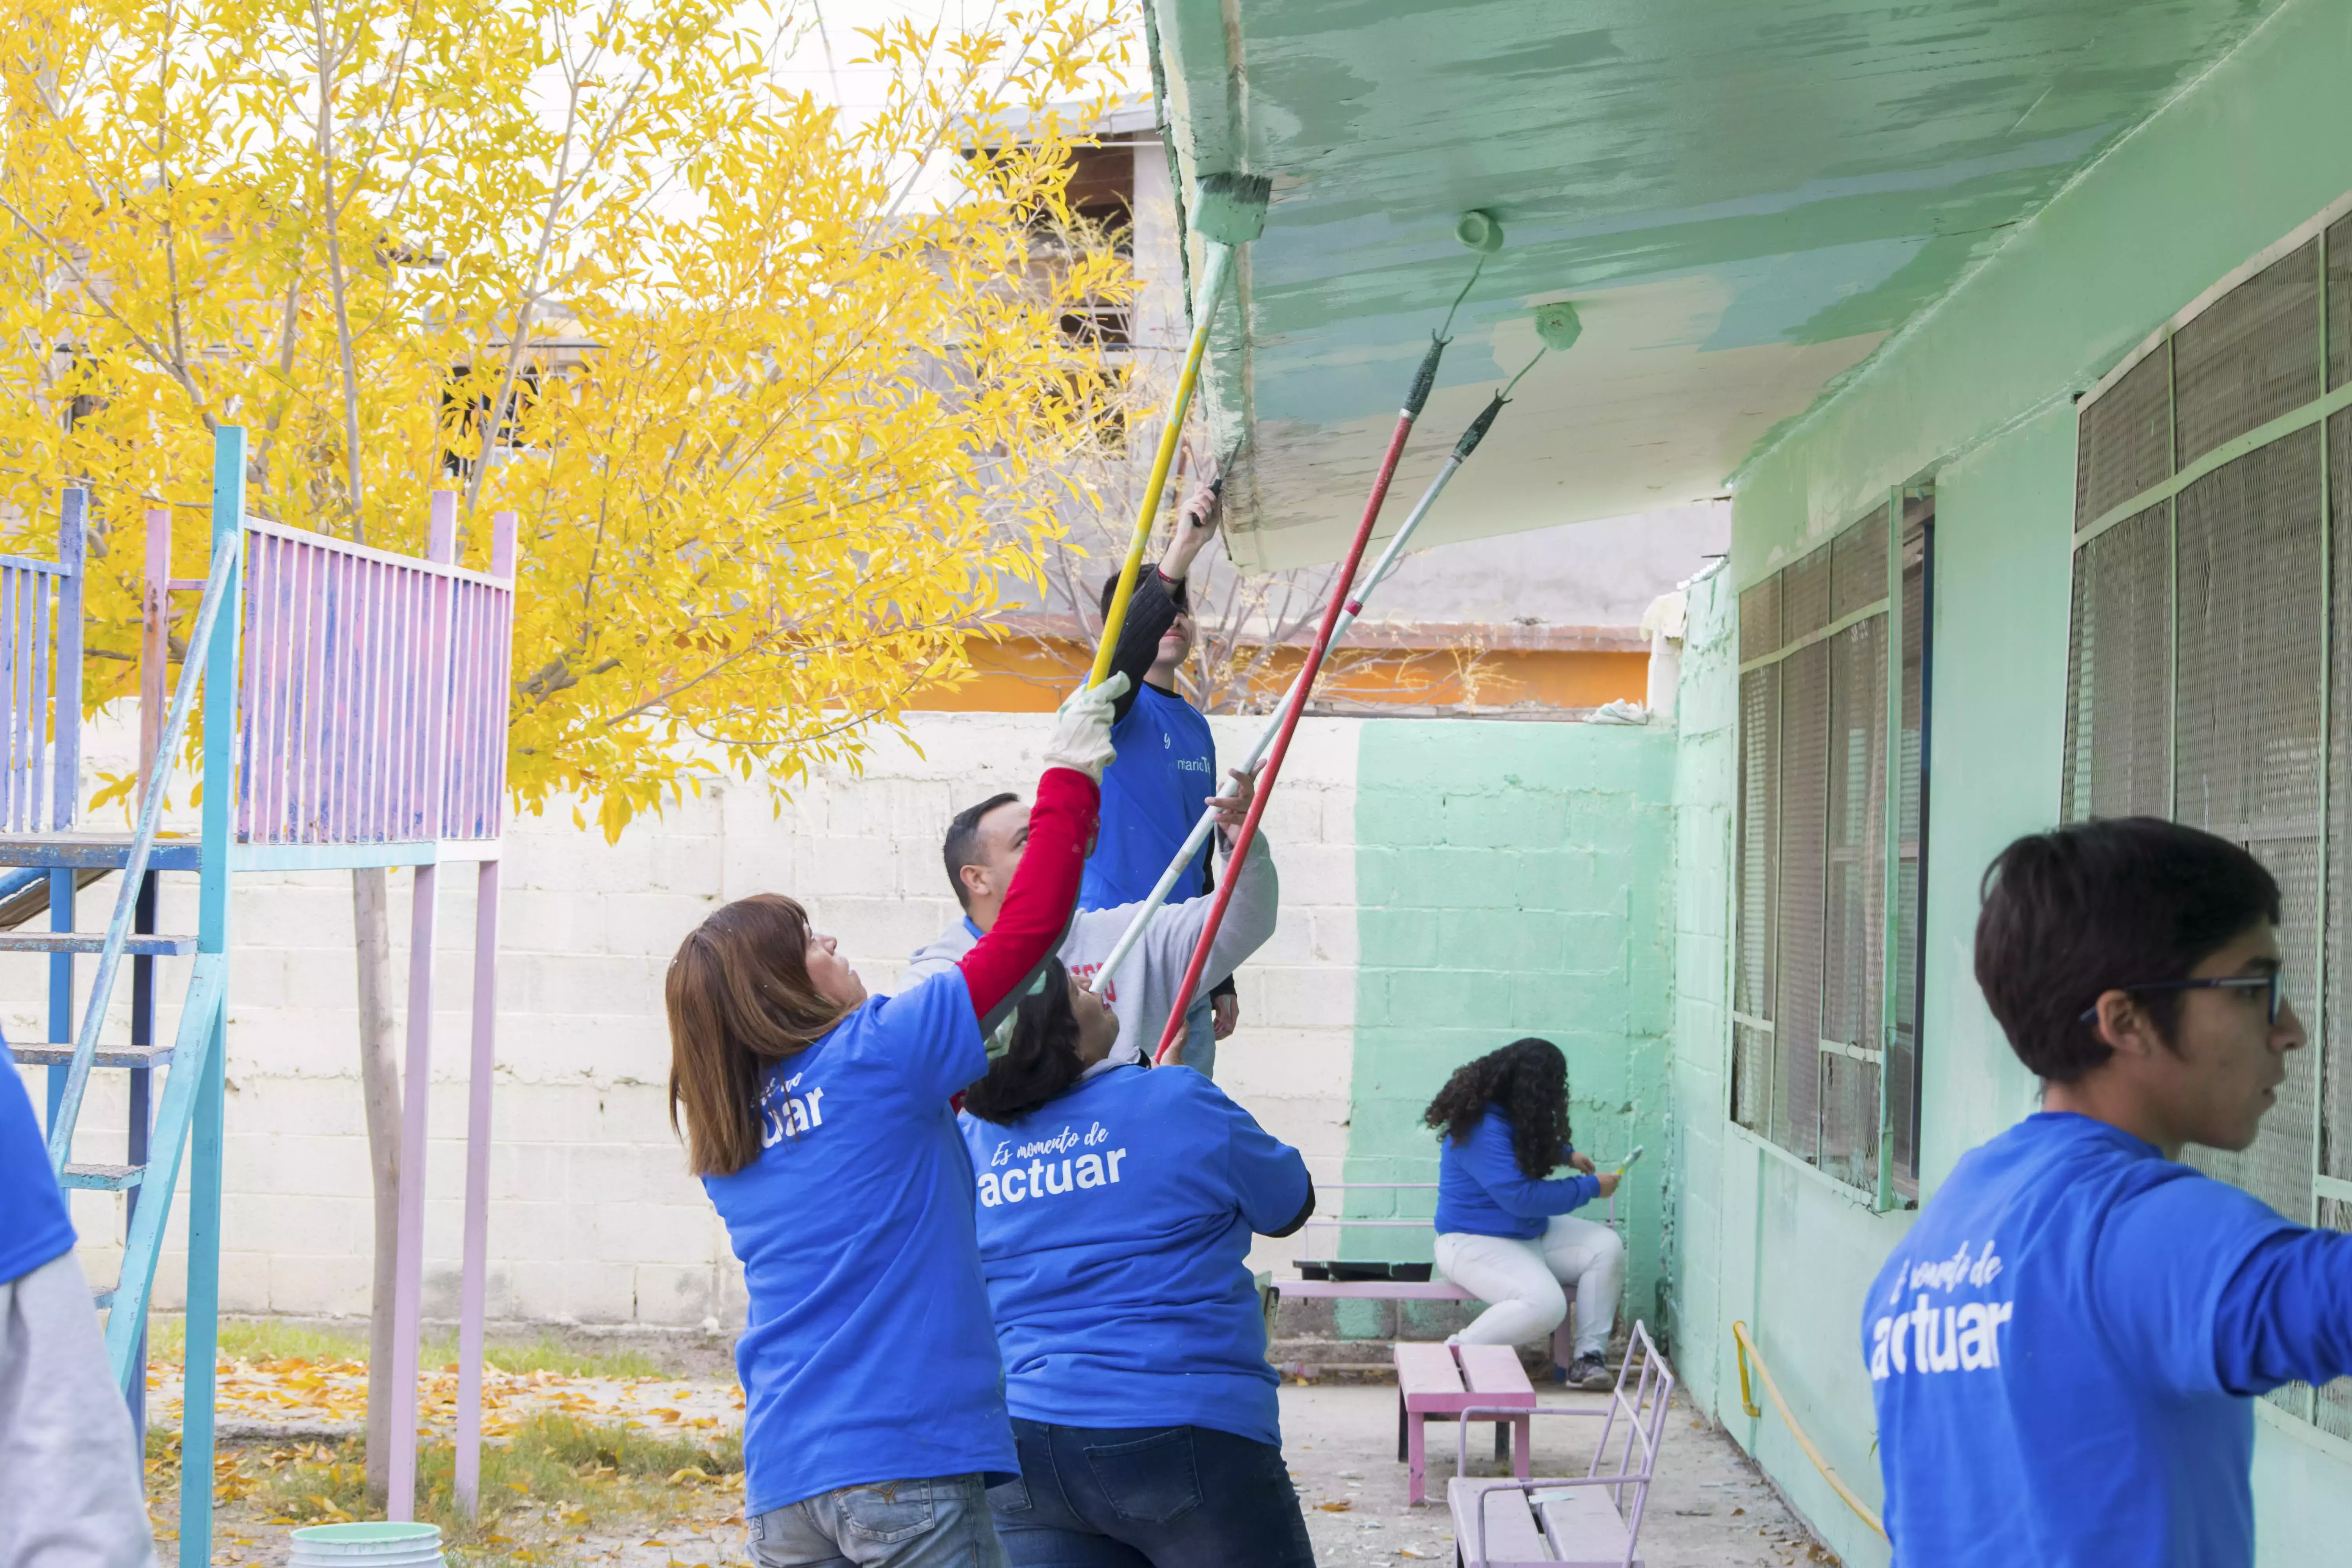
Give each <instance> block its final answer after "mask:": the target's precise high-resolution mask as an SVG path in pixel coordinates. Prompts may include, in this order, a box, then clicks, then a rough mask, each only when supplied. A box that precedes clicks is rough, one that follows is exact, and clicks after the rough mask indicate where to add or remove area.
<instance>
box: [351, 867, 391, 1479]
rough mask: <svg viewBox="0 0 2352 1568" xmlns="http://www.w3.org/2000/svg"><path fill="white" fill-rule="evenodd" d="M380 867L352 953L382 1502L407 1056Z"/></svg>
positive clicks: (358, 890) (362, 886)
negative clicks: (369, 1207) (371, 1221)
mask: <svg viewBox="0 0 2352 1568" xmlns="http://www.w3.org/2000/svg"><path fill="white" fill-rule="evenodd" d="M387 880H388V879H387V878H386V876H385V874H384V869H383V867H381V866H366V867H362V868H358V869H356V870H354V871H353V872H352V952H353V953H354V955H355V956H356V957H357V958H358V959H359V973H360V1095H361V1098H362V1100H363V1101H364V1102H365V1103H366V1106H367V1137H368V1173H369V1176H370V1180H371V1184H372V1186H373V1189H374V1193H375V1270H374V1280H373V1288H372V1289H371V1290H370V1292H369V1297H368V1399H367V1485H368V1493H369V1495H370V1496H372V1497H382V1496H383V1493H384V1488H385V1485H386V1484H387V1476H388V1471H389V1468H390V1467H391V1464H392V1443H393V1434H392V1431H391V1420H392V1405H393V1399H392V1367H393V1348H392V1296H393V1281H394V1276H395V1269H396V1268H397V1265H398V1262H399V1244H400V1058H398V1057H397V1056H395V1055H394V1041H393V1033H394V1031H393V1019H392V922H391V920H390V918H389V915H388V912H387V910H386V909H385V907H384V906H385V903H386V900H387V897H388V895H387V892H386V882H387Z"/></svg>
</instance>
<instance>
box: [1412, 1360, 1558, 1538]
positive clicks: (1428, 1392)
mask: <svg viewBox="0 0 2352 1568" xmlns="http://www.w3.org/2000/svg"><path fill="white" fill-rule="evenodd" d="M1393 1353H1394V1355H1395V1357H1396V1380H1397V1458H1400V1459H1402V1460H1403V1461H1404V1462H1405V1477H1406V1499H1407V1500H1408V1501H1410V1502H1412V1503H1415V1504H1418V1503H1420V1502H1422V1501H1423V1493H1424V1492H1425V1490H1426V1489H1427V1479H1428V1461H1427V1457H1426V1453H1425V1450H1424V1447H1423V1440H1422V1436H1423V1435H1422V1423H1423V1422H1424V1421H1425V1420H1427V1419H1428V1418H1429V1417H1430V1416H1432V1415H1434V1416H1437V1417H1438V1418H1439V1419H1441V1420H1454V1421H1460V1420H1462V1412H1463V1411H1465V1410H1467V1409H1470V1408H1471V1407H1473V1406H1475V1407H1477V1408H1479V1409H1480V1410H1481V1411H1482V1412H1484V1413H1486V1414H1487V1415H1490V1416H1492V1417H1496V1419H1495V1456H1496V1458H1501V1457H1502V1450H1503V1441H1504V1431H1505V1429H1506V1428H1508V1429H1509V1431H1510V1436H1511V1438H1512V1443H1511V1473H1512V1474H1513V1475H1515V1476H1517V1477H1518V1478H1519V1479H1521V1480H1525V1479H1527V1475H1528V1417H1527V1415H1525V1414H1520V1415H1509V1414H1507V1412H1509V1411H1514V1410H1516V1411H1519V1412H1523V1413H1524V1412H1526V1411H1530V1410H1533V1409H1534V1408H1535V1406H1536V1390H1535V1385H1534V1384H1531V1383H1529V1382H1528V1373H1527V1369H1526V1368H1525V1367H1523V1366H1521V1365H1520V1364H1519V1352H1517V1351H1516V1350H1514V1349H1512V1348H1511V1347H1510V1346H1509V1345H1447V1344H1438V1343H1434V1342H1429V1341H1424V1340H1399V1341H1398V1342H1396V1344H1395V1346H1394V1348H1393ZM1466 1427H1467V1423H1465V1433H1466ZM1466 1440H1467V1439H1466V1436H1465V1442H1466Z"/></svg>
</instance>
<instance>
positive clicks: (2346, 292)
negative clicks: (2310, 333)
mask: <svg viewBox="0 0 2352 1568" xmlns="http://www.w3.org/2000/svg"><path fill="white" fill-rule="evenodd" d="M2326 254H2327V390H2328V391H2330V392H2333V391H2335V390H2336V388H2337V387H2339V386H2341V385H2343V384H2344V383H2345V381H2346V379H2347V377H2352V217H2346V218H2339V219H2337V220H2336V222H2335V223H2334V224H2332V225H2330V226H2328V230H2327V252H2326Z"/></svg>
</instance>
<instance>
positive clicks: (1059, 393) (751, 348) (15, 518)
mask: <svg viewBox="0 0 2352 1568" xmlns="http://www.w3.org/2000/svg"><path fill="white" fill-rule="evenodd" d="M1118 7H1119V0H1026V3H1025V4H1024V5H1022V6H1021V7H1020V8H1017V9H1005V10H1002V11H999V12H996V13H993V14H992V21H991V24H990V25H989V26H987V27H985V28H983V29H981V30H976V31H969V32H962V33H958V32H955V31H954V30H952V29H948V28H935V29H923V28H919V27H916V26H911V25H900V26H894V27H891V28H888V29H887V30H880V31H877V32H873V33H869V34H867V35H866V37H865V39H864V53H865V54H866V57H867V58H870V59H871V60H872V61H873V62H874V63H875V64H877V65H878V66H880V67H882V68H884V69H886V70H887V72H888V73H889V79H890V81H891V83H892V85H891V86H890V88H889V89H888V90H887V98H886V100H885V101H884V102H883V103H882V104H881V105H880V106H879V107H878V108H877V109H876V110H873V111H872V112H869V113H866V114H863V115H860V116H856V117H854V118H853V117H850V116H847V115H845V114H844V113H843V112H841V111H840V110H837V109H836V108H835V107H833V106H831V105H829V104H826V103H824V102H821V101H819V100H815V99H814V98H812V97H810V96H808V95H806V94H803V93H796V92H793V91H788V90H784V89H782V88H781V87H780V86H779V85H778V83H777V80H776V79H775V78H774V77H773V76H772V75H771V73H770V64H771V62H772V60H773V59H775V58H777V57H778V54H779V51H780V50H781V49H782V47H783V44H784V43H785V42H786V41H788V40H789V37H790V36H791V34H792V30H793V27H794V26H796V22H795V19H794V18H793V16H791V15H790V14H789V13H784V14H781V15H779V14H767V13H761V12H759V11H758V10H757V9H756V7H747V6H745V5H740V4H735V3H733V0H726V3H720V0H307V3H306V0H205V4H202V5H192V4H184V3H183V0H161V3H158V0H0V24H5V30H0V86H5V124H0V139H5V140H0V535H5V540H6V544H5V548H7V549H10V550H16V551H21V552H26V553H32V554H41V553H46V552H47V549H48V547H49V544H48V541H49V535H50V531H51V530H52V528H53V526H54V523H53V519H54V517H55V515H56V504H57V503H56V497H57V493H58V489H60V488H61V487H63V486H66V485H68V484H78V485H85V486H88V487H89V489H90V491H91V495H92V509H91V520H90V521H91V533H90V549H91V553H92V560H91V563H90V574H89V588H88V606H87V616H88V622H87V638H88V644H89V650H90V653H91V655H92V657H93V663H92V665H91V667H90V679H89V682H88V685H87V688H86V689H87V691H88V696H89V703H90V704H91V706H92V707H93V708H95V707H96V706H98V705H100V704H103V703H105V702H107V701H109V700H113V699H115V698H118V697H121V696H124V695H126V694H128V693H130V692H131V691H133V690H134V689H136V679H137V676H136V670H137V666H136V663H135V658H136V650H137V647H138V625H139V593H140V583H139V577H140V572H141V552H140V549H139V547H138V545H137V543H136V541H137V539H138V537H139V534H140V529H141V526H142V525H141V521H140V518H141V514H142V511H143V510H144V509H146V508H147V507H149V506H153V505H162V506H167V507H171V508H174V509H179V510H178V512H177V515H178V516H179V517H181V518H182V519H184V521H183V523H182V526H180V527H179V528H178V529H177V530H176V531H175V535H176V538H175V562H174V570H175V572H177V573H179V574H182V575H200V574H202V571H203V569H204V560H205V538H204V533H205V530H204V527H203V521H202V520H203V516H204V511H203V509H204V508H205V505H206V503H207V500H208V488H209V447H210V436H211V431H212V430H213V428H214V427H215V426H217V425H222V424H240V425H243V426H247V428H248V430H249V431H250V443H251V445H250V452H251V458H250V462H251V471H250V473H249V475H248V484H249V493H250V505H251V506H252V508H253V509H254V510H256V511H257V512H258V513H260V514H263V515H265V516H268V517H269V518H272V519H274V520H276V521H279V522H282V523H286V524H290V525H293V526H297V527H300V528H304V529H310V530H316V531H321V532H325V533H331V534H334V535H337V536H340V537H343V538H348V539H354V540H358V541H362V542H366V543H369V544H373V545H378V546H382V547H384V548H389V549H393V550H397V551H403V552H411V553H422V552H423V550H424V547H425V535H426V526H427V494H428V492H429V491H431V490H433V489H436V488H449V489H457V490H458V491H459V492H460V494H461V496H462V498H463V499H462V511H461V539H462V542H463V549H464V551H465V553H466V556H467V559H468V561H469V562H470V563H473V564H477V565H480V564H485V563H486V562H487V554H488V539H489V527H488V520H489V518H490V516H491V514H492V513H494V512H496V511H499V510H509V509H510V510H514V511H516V512H518V513H519V514H520V518H521V545H522V549H521V562H520V582H519V589H518V607H517V624H516V627H515V671H516V683H515V689H514V692H513V698H514V706H513V714H514V718H513V726H512V731H511V747H510V759H509V779H510V780H511V784H512V788H513V791H514V794H515V796H516V799H517V801H518V802H519V804H520V805H523V806H524V807H526V808H528V809H532V810H538V809H543V808H544V807H545V806H546V805H548V804H549V803H550V802H551V801H553V800H556V799H558V798H559V797H569V798H571V799H572V800H573V801H574V802H576V803H577V804H576V805H575V806H574V809H575V811H577V812H581V813H583V814H585V813H593V815H594V816H595V817H596V818H597V819H598V820H599V821H600V823H601V825H602V826H603V827H604V830H605V832H606V833H607V834H617V833H618V832H619V831H620V830H621V828H622V826H624V825H625V824H626V823H627V822H628V821H629V820H630V819H631V818H632V817H633V816H635V815H637V814H639V813H642V812H645V811H646V810H649V809H658V807H659V806H660V805H662V804H663V803H664V802H666V801H668V800H672V799H675V798H677V795H678V794H679V792H680V791H681V790H683V789H686V788H689V787H691V781H692V779H693V778H694V776H696V773H697V771H698V770H701V769H706V768H707V767H708V766H709V763H710V761H711V760H712V759H713V758H714V757H716V758H719V759H721V760H723V762H724V763H726V764H728V765H730V766H731V767H733V768H734V769H735V770H737V771H738V772H740V773H742V774H743V775H744V776H747V777H763V778H765V779H767V780H768V781H770V782H771V784H772V785H774V786H776V787H783V786H785V785H788V784H789V783H790V782H791V780H792V779H793V777H794V776H796V775H797V774H799V773H801V772H802V771H803V770H804V769H805V768H806V767H807V765H808V764H809V763H811V762H812V761H814V760H816V759H819V758H824V757H832V756H839V755H843V754H845V753H852V752H855V750H856V748H857V747H858V746H859V745H861V744H862V743H863V742H862V739H861V737H862V735H863V734H864V733H866V731H868V730H870V728H871V726H873V725H874V724H875V723H877V721H879V722H887V721H891V720H893V719H894V718H895V717H896V716H897V715H898V712H899V710H900V708H901V706H902V704H903V703H904V702H905V700H907V698H908V696H909V695H910V694H912V693H913V692H914V691H916V690H917V689H919V688H921V687H922V686H923V685H925V684H926V683H929V682H936V681H940V680H945V679H954V678H955V677H957V676H958V675H960V674H961V672H962V671H963V669H964V668H965V665H964V655H963V636H962V633H961V630H960V629H959V628H960V627H961V626H966V625H968V624H970V623H971V621H972V620H973V619H974V618H975V617H977V616H984V614H985V613H986V612H987V611H988V610H989V609H990V608H991V606H992V605H993V603H994V595H995V592H996V584H998V583H999V582H1000V580H1004V579H1020V578H1024V577H1027V578H1030V579H1032V580H1034V574H1035V570H1036V568H1035V560H1036V552H1035V546H1036V544H1037V542H1039V541H1040V540H1041V539H1042V538H1044V537H1046V536H1049V535H1051V534H1053V533H1054V532H1055V531H1056V528H1057V524H1056V522H1055V513H1056V507H1057V503H1059V502H1060V501H1061V500H1062V499H1063V497H1062V494H1061V489H1062V485H1063V482H1064V481H1063V479H1062V475H1061V471H1060V464H1061V461H1062V459H1063V458H1064V457H1065V456H1066V454H1067V453H1068V452H1069V450H1070V449H1071V448H1072V447H1074V446H1076V445H1078V444H1082V443H1083V442H1085V441H1086V440H1087V439H1088V438H1089V437H1090V434H1091V433H1090V432H1089V431H1087V430H1086V429H1085V428H1083V427H1082V426H1081V424H1080V421H1081V420H1082V418H1083V415H1082V414H1081V413H1079V412H1077V411H1076V402H1075V401H1074V400H1073V399H1072V398H1071V397H1070V396H1069V395H1068V388H1069V387H1070V386H1072V385H1073V384H1077V383H1078V382H1080V381H1084V380H1086V379H1087V378H1088V377H1092V376H1096V375H1098V374H1100V366H1099V364H1098V363H1094V361H1095V359H1096V354H1097V351H1095V350H1092V349H1090V348H1088V347H1087V345H1086V344H1085V343H1083V342H1076V341H1074V340H1073V338H1072V336H1071V335H1070V334H1068V333H1066V331H1064V329H1063V321H1064V318H1065V316H1066V314H1069V313H1070V312H1071V311H1073V310H1076V309H1077V308H1079V306H1080V305H1081V304H1086V305H1094V304H1098V303H1099V302H1100V301H1101V300H1105V299H1118V298H1120V297H1122V295H1123V293H1124V291H1125V290H1126V289H1127V287H1128V285H1127V282H1126V272H1125V267H1124V263H1123V262H1122V261H1120V260H1119V258H1118V257H1117V256H1116V255H1115V254H1114V252H1113V251H1112V250H1111V249H1110V248H1109V247H1108V245H1106V244H1104V243H1101V242H1100V239H1099V237H1089V231H1087V229H1086V228H1085V227H1084V226H1074V225H1072V224H1070V223H1069V222H1068V218H1069V214H1068V212H1067V210H1066V205H1065V204H1064V201H1063V195H1062V190H1063V182H1064V179H1065V177H1066V175H1065V171H1066V161H1067V153H1068V150H1069V147H1070V145H1071V142H1072V137H1073V133H1074V130H1076V129H1079V128H1083V127H1084V126H1086V125H1087V124H1088V123H1089V122H1090V121H1092V120H1093V118H1094V116H1095V114H1096V112H1097V111H1098V109H1099V107H1100V105H1101V102H1102V100H1101V99H1100V98H1099V97H1098V96H1097V95H1099V94H1100V93H1101V92H1102V91H1103V89H1105V87H1106V86H1107V85H1108V81H1109V80H1110V79H1111V78H1112V76H1113V75H1115V73H1116V72H1117V70H1118V68H1120V67H1121V66H1123V65H1124V63H1125V62H1126V58H1127V51H1128V49H1129V32H1128V28H1127V25H1126V23H1127V19H1126V18H1125V17H1124V16H1122V15H1121V14H1120V12H1119V8H1118ZM1057 105H1059V106H1062V107H1061V108H1060V109H1058V110H1057V108H1056V106H1057ZM1073 106H1075V107H1073ZM355 893H356V895H357V903H358V917H359V929H360V939H361V941H360V946H361V988H362V1031H361V1033H362V1061H363V1074H364V1076H365V1077H366V1079H367V1088H368V1096H369V1100H370V1126H371V1142H372V1144H375V1145H378V1146H379V1147H378V1149H377V1167H378V1176H379V1191H378V1215H379V1224H378V1234H379V1237H380V1238H384V1237H388V1232H387V1231H386V1229H385V1216H386V1215H388V1214H389V1213H390V1210H389V1208H388V1205H387V1203H386V1194H387V1193H388V1192H389V1191H390V1183H391V1179H392V1173H391V1170H390V1165H389V1161H390V1158H391V1154H392V1151H393V1148H394V1146H395V1145H396V1136H395V1135H394V1131H393V1129H392V1126H391V1122H390V1120H389V1118H390V1115H391V1108H392V1107H393V1106H394V1105H395V1104H396V1096H395V1095H394V1092H393V1089H394V1085H393V1081H392V1078H391V1074H392V1065H391V1063H392V1054H391V1047H390V1013H389V1002H388V997H389V985H388V983H387V979H388V972H387V971H386V969H385V964H386V963H387V962H388V961H387V959H386V957H385V954H386V953H388V951H389V949H388V942H387V941H386V939H385V938H384V935H383V883H382V874H381V873H375V874H373V880H372V881H371V879H370V877H369V876H368V874H364V873H363V874H361V876H360V878H359V882H358V886H357V887H356V888H355ZM379 1102H381V1104H379ZM379 1113H381V1116H382V1119H383V1136H382V1137H378V1136H377V1135H376V1134H377V1131H378V1122H379V1119H380V1116H379ZM390 1251H391V1248H390V1247H389V1245H388V1242H384V1243H383V1244H380V1246H379V1259H378V1280H379V1299H380V1300H382V1295H381V1292H382V1290H383V1287H384V1285H385V1284H386V1283H388V1276H387V1275H386V1273H385V1268H386V1267H387V1265H388V1260H389V1255H390ZM378 1315H379V1320H380V1323H379V1330H380V1334H379V1342H380V1343H381V1330H382V1327H383V1324H382V1322H381V1320H382V1319H383V1318H385V1317H387V1316H388V1314H386V1313H382V1312H380V1313H379V1314H378ZM387 1363H388V1358H385V1357H383V1356H379V1357H378V1364H379V1367H382V1366H383V1365H385V1364H387ZM371 1449H372V1453H371V1458H372V1460H373V1459H374V1458H376V1456H377V1455H379V1454H380V1453H381V1452H382V1447H381V1445H378V1444H372V1445H371Z"/></svg>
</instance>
